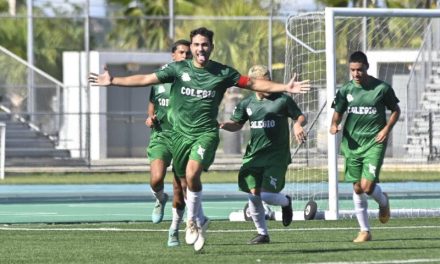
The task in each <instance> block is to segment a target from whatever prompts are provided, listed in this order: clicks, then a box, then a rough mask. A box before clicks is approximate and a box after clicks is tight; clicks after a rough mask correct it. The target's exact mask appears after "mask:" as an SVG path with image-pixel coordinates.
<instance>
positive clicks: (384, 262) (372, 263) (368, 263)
mask: <svg viewBox="0 0 440 264" xmlns="http://www.w3.org/2000/svg"><path fill="white" fill-rule="evenodd" d="M431 262H440V259H438V258H437V259H407V260H378V261H358V262H356V261H355V262H353V261H350V262H309V263H308V264H387V263H390V264H394V263H396V264H401V263H431Z"/></svg>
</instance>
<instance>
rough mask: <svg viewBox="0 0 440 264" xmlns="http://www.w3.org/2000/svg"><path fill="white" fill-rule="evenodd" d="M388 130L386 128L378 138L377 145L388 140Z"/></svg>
mask: <svg viewBox="0 0 440 264" xmlns="http://www.w3.org/2000/svg"><path fill="white" fill-rule="evenodd" d="M388 132H389V131H388V129H387V128H386V127H384V128H383V129H382V130H381V131H380V132H379V133H378V134H377V136H376V142H377V143H383V142H385V140H386V139H387V138H388Z"/></svg>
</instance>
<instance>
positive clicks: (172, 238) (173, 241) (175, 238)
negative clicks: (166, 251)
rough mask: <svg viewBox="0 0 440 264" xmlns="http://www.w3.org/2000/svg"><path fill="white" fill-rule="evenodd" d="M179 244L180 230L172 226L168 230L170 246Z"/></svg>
mask: <svg viewBox="0 0 440 264" xmlns="http://www.w3.org/2000/svg"><path fill="white" fill-rule="evenodd" d="M178 245H180V242H179V230H177V229H171V228H170V230H169V231H168V246H169V247H177V246H178Z"/></svg>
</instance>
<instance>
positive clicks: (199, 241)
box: [194, 217, 211, 251]
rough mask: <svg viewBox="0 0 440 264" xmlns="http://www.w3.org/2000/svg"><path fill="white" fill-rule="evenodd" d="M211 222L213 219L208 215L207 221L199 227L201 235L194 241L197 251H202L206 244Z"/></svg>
mask: <svg viewBox="0 0 440 264" xmlns="http://www.w3.org/2000/svg"><path fill="white" fill-rule="evenodd" d="M210 222H211V220H209V218H208V217H205V222H204V223H203V225H202V227H200V228H198V233H199V237H198V238H197V240H196V242H195V243H194V250H195V251H200V250H202V248H203V247H204V246H205V242H206V231H207V230H208V227H209V223H210Z"/></svg>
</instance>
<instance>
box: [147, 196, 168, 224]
mask: <svg viewBox="0 0 440 264" xmlns="http://www.w3.org/2000/svg"><path fill="white" fill-rule="evenodd" d="M167 201H168V194H166V193H164V194H163V197H162V201H158V200H156V204H155V205H154V209H153V213H152V214H151V221H153V224H158V223H160V222H162V219H163V212H164V210H165V205H166V203H167Z"/></svg>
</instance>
